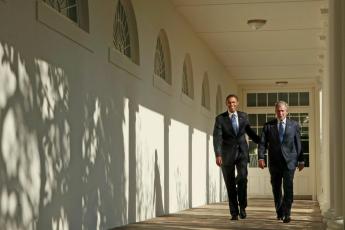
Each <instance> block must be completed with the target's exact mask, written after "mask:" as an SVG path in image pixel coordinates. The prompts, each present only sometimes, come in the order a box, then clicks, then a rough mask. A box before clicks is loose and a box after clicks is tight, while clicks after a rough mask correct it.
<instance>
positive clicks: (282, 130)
mask: <svg viewBox="0 0 345 230" xmlns="http://www.w3.org/2000/svg"><path fill="white" fill-rule="evenodd" d="M278 131H279V139H280V142H281V143H283V139H284V126H283V122H282V121H281V122H279V130H278Z"/></svg>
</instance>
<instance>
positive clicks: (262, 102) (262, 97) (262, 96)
mask: <svg viewBox="0 0 345 230" xmlns="http://www.w3.org/2000/svg"><path fill="white" fill-rule="evenodd" d="M258 106H267V93H258Z"/></svg>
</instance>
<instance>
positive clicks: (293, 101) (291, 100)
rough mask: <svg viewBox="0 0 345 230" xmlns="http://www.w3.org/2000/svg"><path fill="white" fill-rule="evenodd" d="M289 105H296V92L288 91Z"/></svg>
mask: <svg viewBox="0 0 345 230" xmlns="http://www.w3.org/2000/svg"><path fill="white" fill-rule="evenodd" d="M289 105H290V106H297V105H298V93H289Z"/></svg>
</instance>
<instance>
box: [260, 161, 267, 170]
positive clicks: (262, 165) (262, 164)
mask: <svg viewBox="0 0 345 230" xmlns="http://www.w3.org/2000/svg"><path fill="white" fill-rule="evenodd" d="M265 166H266V164H265V160H263V159H260V160H259V168H261V169H264V168H265Z"/></svg>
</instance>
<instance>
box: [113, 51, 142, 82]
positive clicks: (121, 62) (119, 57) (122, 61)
mask: <svg viewBox="0 0 345 230" xmlns="http://www.w3.org/2000/svg"><path fill="white" fill-rule="evenodd" d="M109 62H110V63H111V64H113V65H115V66H116V67H119V68H120V69H122V70H124V71H126V72H127V73H129V74H131V75H133V76H134V77H136V78H138V79H142V77H141V76H140V66H139V65H137V64H135V63H134V62H133V61H132V60H131V59H129V58H128V57H127V56H125V55H124V54H122V53H120V52H119V51H118V50H116V49H114V48H112V47H109Z"/></svg>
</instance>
